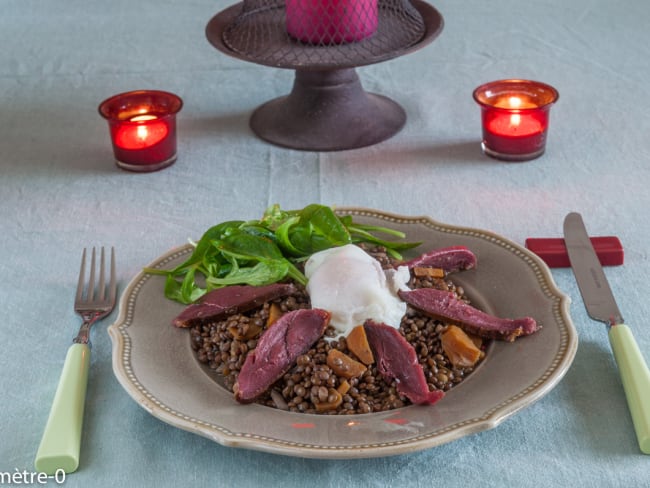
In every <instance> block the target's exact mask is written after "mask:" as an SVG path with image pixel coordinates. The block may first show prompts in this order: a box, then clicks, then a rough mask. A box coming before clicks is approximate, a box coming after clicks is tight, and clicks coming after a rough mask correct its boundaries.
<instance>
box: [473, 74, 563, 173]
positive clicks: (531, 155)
mask: <svg viewBox="0 0 650 488" xmlns="http://www.w3.org/2000/svg"><path fill="white" fill-rule="evenodd" d="M473 95H474V100H476V102H477V103H478V104H479V105H480V106H481V122H482V126H483V142H482V143H481V147H482V149H483V152H484V153H485V154H487V155H488V156H491V157H493V158H497V159H501V160H505V161H528V160H530V159H535V158H538V157H539V156H541V155H542V154H544V151H545V149H546V138H547V133H548V122H549V111H550V108H551V105H553V104H554V103H555V102H556V101H557V99H558V97H559V94H558V92H557V90H556V89H555V88H553V87H552V86H550V85H547V84H545V83H540V82H537V81H530V80H499V81H492V82H490V83H486V84H484V85H481V86H479V87H478V88H476V89H475V90H474V94H473Z"/></svg>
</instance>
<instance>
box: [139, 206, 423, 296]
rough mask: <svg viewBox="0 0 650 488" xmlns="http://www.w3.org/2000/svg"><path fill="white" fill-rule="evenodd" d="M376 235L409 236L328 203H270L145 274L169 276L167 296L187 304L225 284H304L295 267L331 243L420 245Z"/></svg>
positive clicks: (395, 250)
mask: <svg viewBox="0 0 650 488" xmlns="http://www.w3.org/2000/svg"><path fill="white" fill-rule="evenodd" d="M376 233H383V234H386V235H387V236H390V237H394V238H397V239H403V238H404V237H405V236H404V233H402V232H399V231H397V230H394V229H389V228H386V227H380V226H370V225H362V224H357V223H355V222H354V221H353V219H352V217H351V216H342V217H339V216H337V214H336V213H335V212H334V210H333V209H332V208H331V207H328V206H325V205H319V204H311V205H307V206H306V207H305V208H303V209H301V210H283V209H281V208H280V206H279V205H272V206H270V207H269V208H267V209H266V211H265V212H264V215H263V216H262V218H261V219H260V220H249V221H243V220H230V221H226V222H222V223H220V224H217V225H215V226H213V227H210V228H209V229H208V230H207V231H206V232H205V233H204V234H203V236H202V237H201V239H199V241H198V242H197V243H196V244H195V245H194V250H193V252H192V254H191V255H190V257H189V258H188V259H186V260H185V261H184V262H183V263H181V264H179V265H178V266H176V267H175V268H173V269H171V270H160V269H151V268H145V272H148V273H151V274H158V275H164V276H166V281H165V296H166V297H167V298H169V299H171V300H176V301H178V302H181V303H184V304H189V303H192V302H195V301H196V300H198V299H199V298H200V297H201V296H203V295H204V294H205V293H206V292H208V291H209V290H212V289H214V288H218V287H222V286H229V285H235V284H248V285H255V286H261V285H267V284H271V283H275V282H278V281H282V280H285V279H292V280H295V281H296V282H298V283H301V284H303V285H305V284H306V283H307V279H306V278H305V276H304V274H303V273H302V272H301V271H300V269H299V268H298V267H297V265H298V264H299V263H300V262H302V261H304V260H306V259H308V258H309V256H311V255H312V254H313V253H315V252H319V251H323V250H325V249H329V248H331V247H337V246H342V245H345V244H350V243H370V244H376V245H381V246H384V247H385V248H386V250H387V252H389V253H390V254H391V255H392V256H394V257H396V258H398V259H401V255H400V253H399V251H402V250H406V249H411V248H413V247H415V246H417V245H419V244H420V243H409V242H400V241H397V240H386V239H380V238H379V237H376V236H375V234H376Z"/></svg>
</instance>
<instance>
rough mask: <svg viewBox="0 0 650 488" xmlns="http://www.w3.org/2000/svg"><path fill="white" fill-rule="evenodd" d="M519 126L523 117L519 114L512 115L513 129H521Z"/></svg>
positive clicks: (511, 123)
mask: <svg viewBox="0 0 650 488" xmlns="http://www.w3.org/2000/svg"><path fill="white" fill-rule="evenodd" d="M519 124H521V115H519V114H511V115H510V125H511V126H512V127H519Z"/></svg>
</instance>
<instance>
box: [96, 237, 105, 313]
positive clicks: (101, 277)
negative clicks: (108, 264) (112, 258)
mask: <svg viewBox="0 0 650 488" xmlns="http://www.w3.org/2000/svg"><path fill="white" fill-rule="evenodd" d="M99 255H100V259H99V282H98V285H99V290H98V293H99V296H98V298H99V300H102V301H103V300H104V298H105V296H106V278H105V272H104V261H105V259H104V248H103V247H102V248H101V249H100V253H99Z"/></svg>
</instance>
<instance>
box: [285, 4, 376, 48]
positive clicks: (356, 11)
mask: <svg viewBox="0 0 650 488" xmlns="http://www.w3.org/2000/svg"><path fill="white" fill-rule="evenodd" d="M286 21H287V32H288V33H289V35H291V36H292V37H294V38H295V39H298V40H299V41H302V42H306V43H309V44H341V43H345V42H354V41H360V40H362V39H365V38H366V37H369V36H371V35H373V34H374V33H375V31H376V30H377V22H378V12H377V0H286Z"/></svg>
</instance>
